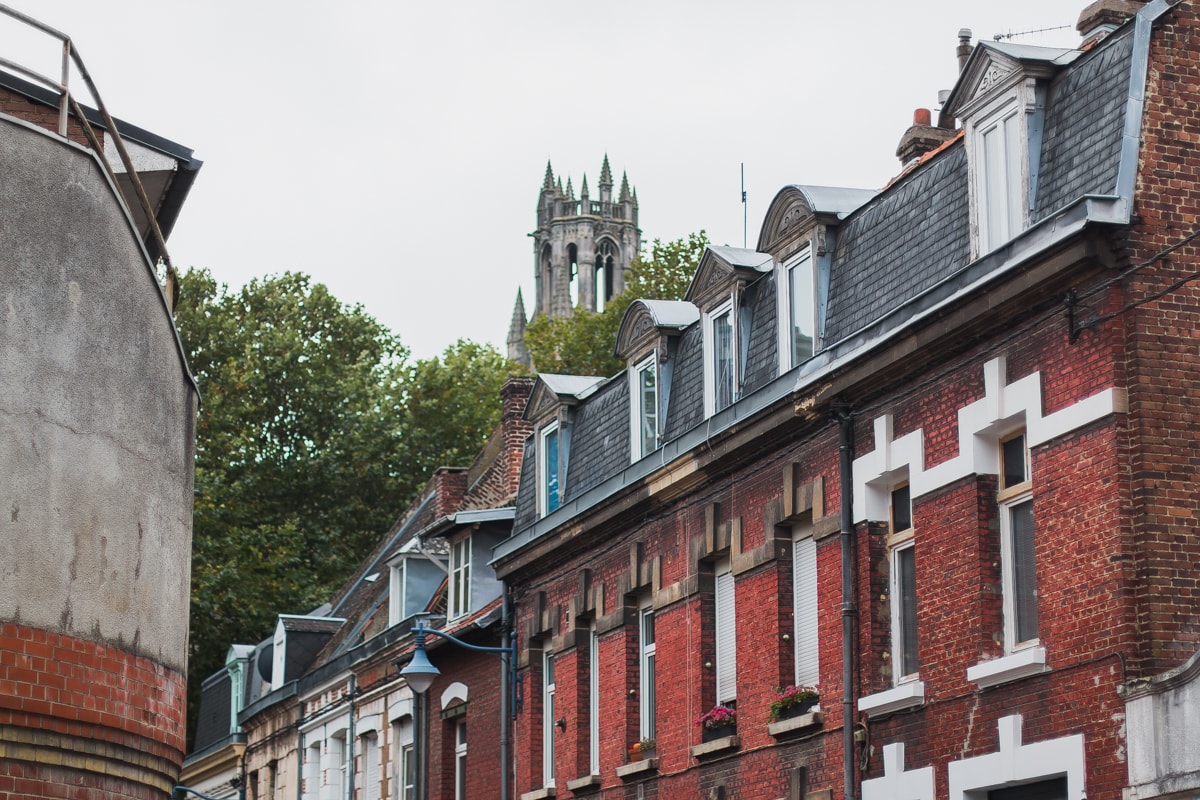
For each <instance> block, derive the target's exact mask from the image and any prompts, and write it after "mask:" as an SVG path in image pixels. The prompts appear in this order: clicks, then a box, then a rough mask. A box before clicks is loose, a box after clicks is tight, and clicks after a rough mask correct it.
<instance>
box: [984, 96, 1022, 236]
mask: <svg viewBox="0 0 1200 800" xmlns="http://www.w3.org/2000/svg"><path fill="white" fill-rule="evenodd" d="M1024 124H1025V119H1024V116H1023V115H1022V114H1021V113H1020V111H1019V109H1018V107H1017V105H1016V104H1015V103H1009V104H1006V105H1004V106H1003V107H1002V108H1001V109H1000V110H999V111H997V112H995V113H993V114H991V115H990V116H988V117H986V118H984V119H983V120H982V121H981V122H979V123H978V124H977V125H976V126H975V135H974V145H975V146H974V150H975V152H974V154H973V155H974V158H975V161H976V163H975V167H974V174H975V179H976V224H977V225H978V226H979V253H980V254H981V255H982V254H984V253H989V252H991V251H992V250H995V249H996V248H997V247H999V246H1000V245H1002V244H1004V243H1005V242H1007V241H1008V240H1009V239H1011V238H1013V237H1014V236H1016V235H1017V234H1018V233H1020V232H1021V231H1022V230H1024V229H1025V224H1026V221H1025V218H1026V211H1027V208H1026V207H1027V206H1028V201H1027V199H1026V190H1025V188H1024V187H1025V178H1024V176H1025V161H1026V158H1025V132H1024V130H1023V127H1024Z"/></svg>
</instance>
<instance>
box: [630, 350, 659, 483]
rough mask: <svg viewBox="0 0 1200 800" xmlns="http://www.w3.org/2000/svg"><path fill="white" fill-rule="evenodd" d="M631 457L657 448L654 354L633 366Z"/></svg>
mask: <svg viewBox="0 0 1200 800" xmlns="http://www.w3.org/2000/svg"><path fill="white" fill-rule="evenodd" d="M633 397H634V401H633V437H632V441H633V459H634V460H635V461H636V460H637V459H639V458H641V457H642V456H645V455H647V454H648V453H652V452H654V451H655V450H657V449H658V370H657V365H656V363H655V356H654V355H651V356H650V357H649V358H647V359H646V360H644V361H642V362H641V363H639V364H638V365H637V366H635V367H634V368H633Z"/></svg>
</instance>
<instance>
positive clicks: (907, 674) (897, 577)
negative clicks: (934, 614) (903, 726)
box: [887, 481, 921, 686]
mask: <svg viewBox="0 0 1200 800" xmlns="http://www.w3.org/2000/svg"><path fill="white" fill-rule="evenodd" d="M904 488H908V489H909V492H910V493H909V501H908V510H907V512H906V516H907V522H908V525H907V526H905V527H901V525H903V523H904V520H905V518H904V517H900V516H898V515H897V514H896V505H895V500H896V492H897V491H899V490H901V489H904ZM914 541H915V537H914V536H913V524H912V494H911V486H909V484H908V482H907V481H901V482H900V483H897V484H895V485H893V486H892V487H891V489H890V490H889V491H888V542H887V545H888V574H889V584H890V586H889V591H890V596H891V618H892V619H891V623H892V684H893V685H895V686H899V685H900V684H902V683H909V682H911V681H916V680H920V678H921V667H920V664H921V658H920V644H919V642H918V645H917V648H918V652H917V653H916V661H917V663H916V664H915V665H914V666H915V667H916V668H915V669H909V670H906V669H905V665H904V663H903V662H904V655H903V653H904V628H905V623H906V622H907V623H909V624H911V625H912V626H913V630H914V632H917V631H918V628H917V625H918V617H917V609H916V603H915V599H914V604H913V608H911V609H906V608H905V607H904V586H903V583H902V575H901V563H900V562H901V559H903V558H906V557H911V558H913V582H914V584H915V582H916V549H915V546H914ZM913 593H914V597H915V594H916V586H915V585H914V586H913ZM910 614H911V615H912V618H911V619H909V615H910ZM918 639H919V636H918Z"/></svg>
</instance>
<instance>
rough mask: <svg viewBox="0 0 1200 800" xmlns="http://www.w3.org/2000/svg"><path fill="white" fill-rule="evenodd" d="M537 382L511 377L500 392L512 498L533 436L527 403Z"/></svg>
mask: <svg viewBox="0 0 1200 800" xmlns="http://www.w3.org/2000/svg"><path fill="white" fill-rule="evenodd" d="M534 382H535V379H534V378H530V377H524V376H521V377H515V378H509V379H508V380H507V381H505V382H504V386H503V387H502V388H501V389H500V402H501V404H502V409H503V410H502V411H501V413H500V426H501V428H502V429H503V431H504V434H503V435H504V454H503V456H502V458H503V460H504V464H505V492H506V494H507V495H508V496H509V497H511V496H512V495H515V494H516V493H517V489H518V487H519V484H520V483H521V460H522V459H523V458H524V456H525V440H526V439H527V438H528V437H529V434H531V433H533V425H531V424H529V423H528V422H526V421H525V417H524V414H525V404H526V403H528V402H529V395H530V393H531V392H532V391H533V385H534Z"/></svg>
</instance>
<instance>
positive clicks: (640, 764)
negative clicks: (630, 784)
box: [617, 758, 658, 779]
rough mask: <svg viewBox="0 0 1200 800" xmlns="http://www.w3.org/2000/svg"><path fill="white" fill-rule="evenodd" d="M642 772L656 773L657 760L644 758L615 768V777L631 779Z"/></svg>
mask: <svg viewBox="0 0 1200 800" xmlns="http://www.w3.org/2000/svg"><path fill="white" fill-rule="evenodd" d="M643 772H658V759H657V758H644V759H642V760H641V761H631V762H629V763H628V764H622V765H621V766H619V767H617V777H618V778H622V779H624V778H633V777H636V776H638V775H641V774H642V773H643Z"/></svg>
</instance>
